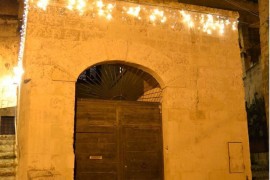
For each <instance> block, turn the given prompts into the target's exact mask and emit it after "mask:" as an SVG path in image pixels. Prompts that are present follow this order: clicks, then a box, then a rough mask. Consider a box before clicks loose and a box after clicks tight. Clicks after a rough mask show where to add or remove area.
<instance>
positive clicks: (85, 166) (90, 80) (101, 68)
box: [74, 63, 163, 180]
mask: <svg viewBox="0 0 270 180" xmlns="http://www.w3.org/2000/svg"><path fill="white" fill-rule="evenodd" d="M161 93H162V89H161V88H160V85H159V83H158V82H157V81H156V80H155V78H153V77H152V76H151V75H150V74H149V73H147V72H145V71H143V70H141V69H140V68H135V67H134V66H132V65H127V64H122V63H103V64H97V65H94V66H92V67H90V68H88V69H86V70H85V71H84V72H82V73H81V75H80V76H79V78H78V80H77V83H76V116H75V136H74V142H75V143H74V149H75V179H76V180H91V179H94V180H97V179H100V180H129V179H132V180H151V179H152V180H154V179H155V180H162V179H163V151H162V120H161V109H160V108H161V107H160V101H161Z"/></svg>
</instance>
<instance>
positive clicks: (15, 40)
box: [0, 17, 19, 108]
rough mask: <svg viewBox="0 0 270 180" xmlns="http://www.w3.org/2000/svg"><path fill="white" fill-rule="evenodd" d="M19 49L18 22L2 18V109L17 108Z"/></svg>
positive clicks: (0, 105) (0, 29) (0, 36)
mask: <svg viewBox="0 0 270 180" xmlns="http://www.w3.org/2000/svg"><path fill="white" fill-rule="evenodd" d="M18 49H19V34H18V20H16V19H8V18H4V17H3V18H2V17H0V108H5V107H13V106H16V99H17V98H16V97H17V96H16V85H14V84H13V76H14V74H13V67H14V66H16V64H17V59H18V58H17V55H18Z"/></svg>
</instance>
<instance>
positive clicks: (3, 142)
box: [0, 140, 15, 145]
mask: <svg viewBox="0 0 270 180" xmlns="http://www.w3.org/2000/svg"><path fill="white" fill-rule="evenodd" d="M10 144H15V140H0V145H10Z"/></svg>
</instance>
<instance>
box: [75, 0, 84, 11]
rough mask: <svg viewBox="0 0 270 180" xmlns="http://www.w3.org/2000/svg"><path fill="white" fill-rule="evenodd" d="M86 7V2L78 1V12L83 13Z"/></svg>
mask: <svg viewBox="0 0 270 180" xmlns="http://www.w3.org/2000/svg"><path fill="white" fill-rule="evenodd" d="M85 6H86V3H85V1H84V0H77V6H76V8H77V10H78V11H80V12H83V9H84V7H85Z"/></svg>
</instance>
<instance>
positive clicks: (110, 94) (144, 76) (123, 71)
mask: <svg viewBox="0 0 270 180" xmlns="http://www.w3.org/2000/svg"><path fill="white" fill-rule="evenodd" d="M161 94H162V89H161V88H160V85H159V83H158V82H157V81H156V80H155V78H153V77H152V76H151V75H150V74H148V73H146V72H145V71H143V70H141V69H138V68H135V67H132V66H128V65H124V64H102V65H96V66H92V67H90V68H88V69H86V70H85V71H84V72H82V73H81V74H80V76H79V78H78V80H77V83H76V97H77V98H91V99H103V100H127V101H149V102H160V101H161Z"/></svg>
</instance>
